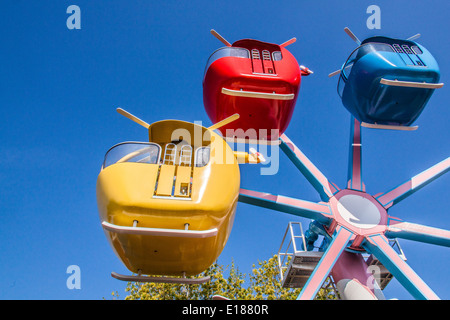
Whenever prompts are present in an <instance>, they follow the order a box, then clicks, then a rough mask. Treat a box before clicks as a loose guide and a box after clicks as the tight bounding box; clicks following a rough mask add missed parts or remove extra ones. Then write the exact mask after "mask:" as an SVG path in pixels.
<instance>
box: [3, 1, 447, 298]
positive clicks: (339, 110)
mask: <svg viewBox="0 0 450 320" xmlns="http://www.w3.org/2000/svg"><path fill="white" fill-rule="evenodd" d="M72 4H75V5H78V6H79V7H80V9H81V29H79V30H77V29H74V30H69V29H68V28H67V26H66V20H67V18H68V17H69V14H67V13H66V9H67V7H68V6H70V5H72ZM372 4H375V5H378V6H379V7H380V8H381V29H380V30H370V29H368V28H367V26H366V20H367V18H368V17H369V14H367V13H366V9H367V7H368V6H369V5H372ZM449 9H450V4H449V2H448V1H444V0H442V1H441V0H440V1H437V0H436V1H428V2H424V1H419V0H414V1H411V0H408V1H406V0H396V1H384V0H375V1H356V0H353V1H349V0H346V1H343V0H341V1H331V0H327V1H303V0H296V1H294V0H289V1H273V0H272V1H249V0H239V1H235V0H227V1H171V0H167V1H125V0H111V1H86V0H73V1H62V0H52V1H50V0H41V1H31V0H28V1H25V0H21V1H3V2H2V6H1V9H0V29H1V30H2V32H1V35H0V39H1V47H2V50H1V52H0V58H1V60H2V64H1V67H0V102H1V111H2V112H1V114H2V120H1V126H0V137H1V140H0V154H1V156H0V182H1V183H0V208H1V211H0V221H1V223H0V252H1V255H0V275H1V276H0V299H102V298H103V297H105V298H107V299H110V298H111V292H112V291H118V292H119V295H120V296H121V297H124V296H125V295H126V294H125V293H124V291H123V290H124V288H125V285H126V283H124V282H120V281H118V280H115V279H113V278H111V276H110V272H111V271H116V272H119V273H125V274H128V273H129V272H128V270H127V269H126V268H125V267H124V266H123V265H122V264H121V262H120V261H119V260H118V258H117V257H116V256H115V255H114V253H113V251H112V249H111V248H110V247H109V245H108V243H107V240H106V238H105V236H104V234H103V231H102V228H101V225H100V219H99V216H98V211H97V203H96V195H95V186H96V179H97V176H98V173H99V171H100V167H101V164H102V161H103V157H104V154H105V152H106V151H107V150H108V149H109V148H110V147H111V146H112V145H114V144H116V143H119V142H122V141H146V139H147V132H146V130H145V129H143V128H142V127H140V126H138V125H136V124H134V123H133V122H131V121H129V120H127V119H125V118H124V117H122V116H120V115H119V114H117V113H116V111H115V109H116V108H117V107H122V108H124V109H126V110H128V111H130V112H131V113H133V114H135V115H136V116H138V117H140V118H142V119H144V120H145V121H147V122H149V123H151V122H154V121H158V120H163V119H168V118H175V119H181V120H186V121H200V120H201V121H203V123H204V124H205V125H210V124H211V122H210V120H209V119H208V116H207V114H206V112H205V110H204V108H203V100H202V78H203V72H204V68H205V65H206V61H207V59H208V57H209V55H210V54H211V53H212V52H213V51H214V50H216V49H217V48H219V47H221V46H222V44H221V43H220V42H219V41H218V40H217V39H215V38H214V37H213V36H212V35H211V34H210V33H209V30H210V29H211V28H214V29H215V30H217V31H218V32H219V33H221V34H222V35H223V36H224V37H225V38H226V39H227V40H228V41H230V42H234V41H236V40H238V39H242V38H254V39H258V40H263V41H267V42H274V43H282V42H284V41H286V40H288V39H290V38H292V37H294V36H295V37H297V42H296V43H295V44H292V45H291V46H289V47H288V49H289V50H290V51H291V52H292V54H293V55H294V56H295V57H296V58H297V60H298V61H299V63H300V64H303V65H305V66H307V67H309V68H310V69H312V70H313V71H314V74H313V75H312V76H310V77H307V78H306V77H305V78H303V79H302V86H301V89H300V96H299V99H298V101H297V105H296V109H295V111H294V115H293V118H292V121H291V123H290V126H289V128H288V129H287V131H286V134H287V135H288V136H289V137H290V139H291V140H293V141H294V142H295V143H296V144H297V146H298V147H300V149H301V150H302V151H303V152H304V153H305V154H306V155H307V156H308V158H309V159H310V160H311V161H313V162H314V164H315V165H316V166H317V167H318V168H319V169H320V170H321V171H322V172H323V173H324V174H325V175H326V176H327V177H328V178H329V180H331V181H333V182H335V183H336V184H337V185H338V186H340V187H344V186H345V182H346V176H347V161H348V142H349V130H350V114H349V113H348V112H347V110H346V109H345V108H344V107H343V105H342V103H341V101H340V98H339V96H338V95H337V93H336V85H337V80H338V79H337V77H335V78H328V76H327V75H328V74H329V73H330V72H332V71H334V70H336V69H339V68H340V67H341V65H342V63H343V62H344V61H345V59H346V58H347V57H348V55H349V53H350V52H351V51H352V50H353V49H354V48H355V46H356V44H355V43H354V42H353V41H352V40H351V39H350V38H349V37H348V36H347V35H346V34H345V33H344V31H343V29H344V27H346V26H348V27H350V29H352V30H353V31H354V32H355V34H356V35H357V36H358V37H359V38H360V39H365V38H366V37H368V36H372V35H386V36H392V37H399V38H408V37H410V36H412V35H414V34H416V33H421V34H422V37H421V38H419V39H418V40H417V41H418V42H419V43H421V44H422V45H424V46H425V47H426V48H427V49H428V50H429V51H430V52H431V53H432V54H433V55H434V57H435V58H436V60H437V61H438V63H439V66H440V70H441V82H444V83H446V85H445V86H444V87H443V88H442V89H439V90H437V91H436V92H435V93H434V95H433V96H432V98H431V100H430V102H429V103H428V105H427V108H426V109H425V111H424V112H423V113H422V115H421V116H420V118H419V119H418V120H417V122H416V124H417V125H419V129H418V130H417V131H415V132H392V131H378V130H370V129H363V131H362V139H363V179H364V182H365V184H366V187H367V191H368V192H369V193H372V194H375V193H378V192H383V191H386V190H388V189H390V188H391V187H394V186H397V185H398V184H400V183H402V182H404V181H406V180H407V179H409V178H410V177H412V176H414V175H415V174H418V173H420V172H421V171H423V170H425V169H427V168H429V167H430V166H432V165H434V164H435V163H438V162H440V161H441V160H443V159H445V158H447V157H448V156H449V139H450V130H449V127H448V123H449V119H450V111H449V103H448V101H449V100H450V90H449V87H448V86H450V81H449V77H450V61H449V59H448V52H450V44H449V41H448V39H449V38H448V35H449V32H450V28H449V25H450V23H449V20H448V12H449ZM259 169H260V168H259V167H258V166H249V165H247V166H241V186H242V187H243V188H248V189H254V190H258V191H267V192H271V193H274V194H280V195H287V196H292V197H296V198H299V199H305V200H309V201H319V200H320V199H319V196H318V194H317V193H316V191H315V190H314V189H313V188H312V187H311V186H310V185H309V184H308V182H307V180H306V179H305V178H304V177H303V176H302V175H301V174H300V172H298V171H297V169H296V168H295V167H294V166H293V164H291V163H290V162H289V161H288V159H287V157H286V156H285V155H284V154H282V153H280V168H279V171H278V173H277V174H276V175H272V176H261V175H260V174H259ZM449 185H450V175H449V174H447V175H444V176H442V177H440V178H439V179H438V180H436V181H434V182H433V183H432V184H430V185H428V186H427V187H425V188H424V189H422V190H420V191H419V192H417V193H415V194H414V195H413V196H411V197H409V198H407V199H406V200H404V201H402V202H401V203H399V204H398V205H396V206H395V207H393V208H392V209H391V210H390V211H389V214H390V215H393V216H396V217H399V218H402V219H404V220H406V221H410V222H414V223H420V224H425V225H429V226H434V227H440V228H444V229H450V218H449V214H450V211H449V207H450V200H449V198H450V193H449V188H448V187H449ZM289 221H301V222H302V223H303V227H304V228H306V227H307V225H308V221H307V220H305V219H298V218H296V217H294V216H289V215H288V214H284V213H279V212H275V211H271V210H266V209H261V208H258V207H253V206H250V205H246V204H242V203H240V204H239V205H238V208H237V212H236V219H235V223H234V227H233V230H232V233H231V236H230V239H229V241H228V243H227V245H226V247H225V249H224V251H223V252H222V254H221V256H220V257H219V263H222V264H229V263H231V259H233V260H234V261H235V263H236V265H237V266H238V267H239V268H240V270H241V271H242V272H247V273H248V272H249V271H250V270H251V266H252V264H253V263H257V261H258V259H259V260H265V259H268V258H270V257H271V256H272V255H273V254H275V253H276V252H277V251H278V248H279V245H280V243H281V239H282V236H283V234H284V231H285V229H286V227H287V224H288V222H289ZM400 244H401V246H402V248H403V250H404V252H405V254H406V257H407V259H408V261H407V262H408V263H409V265H410V266H411V267H412V268H413V269H414V270H415V271H416V272H417V273H418V274H419V276H421V277H422V279H423V280H424V281H425V282H426V283H427V284H428V285H429V286H430V287H431V288H432V289H433V290H434V291H435V292H436V294H437V295H438V296H440V297H441V298H443V299H449V298H450V286H449V282H450V281H449V276H448V263H449V262H450V260H449V257H450V255H449V251H448V248H445V247H437V246H432V245H427V244H421V243H417V242H412V241H407V240H400ZM70 265H77V266H79V267H80V270H81V289H72V290H70V289H68V288H67V286H66V280H67V278H68V276H69V274H67V273H66V270H67V267H68V266H70ZM385 295H386V297H387V298H399V299H411V298H412V297H411V296H410V294H409V293H408V292H407V291H406V290H405V289H403V287H402V286H401V285H400V284H399V283H398V282H397V281H396V280H393V281H392V282H391V283H390V284H389V285H388V287H387V288H386V290H385Z"/></svg>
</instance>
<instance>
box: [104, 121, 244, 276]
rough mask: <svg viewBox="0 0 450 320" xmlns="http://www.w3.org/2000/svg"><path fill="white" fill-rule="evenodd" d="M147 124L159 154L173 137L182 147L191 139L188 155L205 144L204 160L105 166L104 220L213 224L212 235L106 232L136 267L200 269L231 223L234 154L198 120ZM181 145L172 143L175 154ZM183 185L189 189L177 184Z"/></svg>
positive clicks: (177, 271) (192, 226) (148, 270)
mask: <svg viewBox="0 0 450 320" xmlns="http://www.w3.org/2000/svg"><path fill="white" fill-rule="evenodd" d="M148 130H149V141H151V142H154V143H157V144H159V145H160V146H161V148H162V149H161V150H162V153H164V147H165V145H166V144H168V143H171V142H172V141H177V143H179V144H178V145H180V146H181V145H191V146H192V152H193V153H192V155H193V156H192V159H195V156H194V155H195V151H196V150H197V149H198V148H204V147H209V148H210V159H209V162H208V164H207V165H205V166H195V165H194V160H193V161H192V163H191V166H180V165H162V164H161V163H156V164H149V163H134V162H127V161H128V160H129V161H132V159H131V158H128V159H127V158H125V159H126V160H127V161H123V162H121V163H115V164H112V165H110V166H108V167H106V168H104V169H103V170H102V171H101V172H100V174H99V176H98V180H97V202H98V208H99V214H100V218H101V220H102V221H106V222H109V223H112V224H115V225H118V226H133V223H134V221H137V226H138V227H143V228H161V229H179V230H185V228H186V225H187V226H188V229H189V230H198V231H200V230H210V229H213V228H217V230H218V232H217V235H216V236H213V237H209V238H183V237H168V236H149V235H130V234H117V233H114V232H110V231H107V230H105V234H106V236H107V239H108V241H109V242H110V244H111V246H112V247H113V249H114V251H115V252H116V254H117V255H118V257H119V258H120V259H121V261H122V262H123V263H124V264H125V265H126V267H127V268H128V269H129V270H130V271H131V272H133V273H138V271H139V270H141V272H142V273H143V274H150V275H182V274H183V272H185V273H186V275H195V274H199V273H201V272H202V271H204V270H205V269H206V268H208V267H209V266H210V265H211V264H212V263H213V262H214V261H215V260H216V259H217V257H218V256H219V255H220V253H221V252H222V250H223V248H224V246H225V244H226V242H227V240H228V237H229V234H230V232H231V229H232V225H233V221H234V215H235V210H236V205H237V199H238V195H239V185H240V174H239V166H238V162H237V159H236V157H235V155H234V153H233V151H232V150H231V148H230V147H229V146H228V145H227V144H226V143H225V141H224V140H223V139H222V138H221V137H220V136H218V135H217V134H216V133H214V132H213V131H211V130H208V129H207V128H205V127H201V126H199V125H195V124H192V123H188V122H183V121H177V120H165V121H160V122H156V123H154V124H152V125H150V126H149V128H148ZM182 140H183V141H182ZM180 150H181V148H177V151H178V153H179V152H180ZM124 156H126V155H124ZM163 156H164V154H162V155H161V159H163ZM178 158H179V154H178V156H177V159H178ZM122 159H123V157H122ZM175 163H176V164H177V163H178V162H175ZM174 179H175V180H174ZM174 184H175V188H173V185H174ZM186 185H187V194H185V192H182V189H181V188H182V187H183V188H184V187H186ZM155 188H156V191H157V192H156V197H155Z"/></svg>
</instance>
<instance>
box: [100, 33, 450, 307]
mask: <svg viewBox="0 0 450 320" xmlns="http://www.w3.org/2000/svg"><path fill="white" fill-rule="evenodd" d="M344 30H345V32H346V33H347V34H348V35H349V36H350V37H351V38H352V39H353V40H354V41H355V42H356V43H357V45H358V46H357V48H356V49H354V50H353V51H352V52H351V54H350V56H349V58H348V59H347V60H346V62H345V63H344V64H343V65H342V67H341V69H339V70H337V71H335V72H333V73H331V74H330V75H329V76H330V77H332V76H335V75H339V80H338V85H337V89H338V94H339V96H340V97H341V99H342V104H343V105H344V107H345V108H346V109H347V110H348V111H349V112H350V113H351V118H352V121H351V128H350V129H351V130H350V135H351V136H350V137H351V143H350V146H349V148H350V156H349V166H348V178H347V181H346V183H345V185H344V186H341V187H339V186H338V185H337V184H335V183H334V182H331V181H329V180H328V179H327V178H326V177H325V176H324V175H323V174H322V173H321V172H320V170H319V169H318V168H317V167H316V166H315V165H314V164H313V163H312V162H311V161H310V160H309V159H308V158H307V157H306V156H305V155H304V154H303V153H302V151H301V150H300V149H299V148H298V147H297V146H296V145H295V144H294V142H293V141H291V140H290V139H289V138H288V137H287V136H286V134H285V133H284V132H285V130H286V129H287V127H288V125H289V122H290V120H291V117H292V113H293V111H294V107H295V103H296V100H297V97H298V93H299V88H300V84H301V79H302V77H303V76H308V75H310V74H312V73H313V72H312V71H311V70H309V69H308V68H307V67H304V66H302V65H299V64H298V62H297V60H296V59H295V58H294V56H293V55H292V54H291V53H290V52H289V51H288V50H287V49H286V47H287V46H288V45H290V44H292V43H294V42H295V40H296V39H295V38H292V39H290V40H288V41H286V42H285V43H282V44H280V45H278V44H272V43H266V42H262V41H258V40H253V39H242V40H238V41H236V42H234V43H233V44H231V43H230V42H228V41H227V40H225V39H224V38H223V37H222V36H221V35H220V34H218V33H217V32H216V31H214V30H211V33H212V34H213V35H214V36H215V37H216V38H218V39H219V40H220V41H221V42H222V43H223V44H224V45H225V47H223V48H220V49H218V50H216V51H215V52H214V53H213V54H212V55H211V56H210V58H209V59H208V61H207V64H206V68H205V73H204V78H203V102H204V107H205V110H206V113H207V115H208V116H209V118H210V119H211V121H212V123H214V124H213V125H212V126H210V127H204V126H202V125H199V124H197V123H190V122H185V121H180V120H163V121H159V122H155V123H153V124H148V123H146V122H145V121H143V120H141V119H139V118H138V117H136V116H134V115H132V114H131V113H129V112H127V111H125V110H123V109H120V108H118V109H117V111H118V112H119V113H120V114H121V115H123V116H125V117H127V118H128V119H130V120H132V121H134V122H136V123H137V124H139V125H141V126H143V127H144V128H145V129H146V130H148V135H149V141H148V142H123V143H119V144H117V145H115V146H113V147H112V148H111V149H110V150H109V151H108V152H107V153H106V155H105V159H104V162H103V165H102V169H101V172H100V174H99V176H98V179H97V203H98V208H99V215H100V219H101V225H102V227H103V230H104V232H105V235H106V238H107V239H108V241H109V243H110V245H111V247H112V248H113V250H114V252H115V253H116V255H117V256H118V257H119V259H120V260H121V261H122V263H123V264H124V265H125V266H126V267H127V269H129V270H130V271H131V272H132V273H133V275H122V274H118V273H115V272H112V273H111V275H112V276H113V277H115V278H117V279H119V280H124V281H136V282H168V283H184V284H198V283H204V282H207V281H209V280H210V279H209V277H200V278H199V277H192V276H196V275H199V274H200V273H202V272H203V271H204V270H206V269H207V268H208V267H209V266H210V265H211V264H213V263H214V261H215V260H216V259H217V258H218V257H219V255H220V254H221V252H222V250H223V248H224V247H225V244H226V243H227V240H228V239H229V236H230V232H231V229H232V226H233V222H234V217H235V212H236V209H237V208H238V203H239V202H242V203H247V204H251V205H255V206H259V207H263V208H268V209H272V210H276V211H279V212H284V213H288V214H291V215H293V216H297V217H302V218H307V219H311V223H310V224H309V226H308V229H307V230H306V232H303V229H302V226H301V224H300V223H290V224H289V226H288V228H287V230H286V233H285V237H284V238H283V243H282V246H281V247H280V251H279V253H278V261H279V269H280V279H281V282H282V286H283V287H286V288H302V290H301V291H300V295H299V296H298V299H314V298H315V296H316V294H317V292H318V291H319V289H320V288H321V287H323V286H324V284H325V285H328V284H330V283H331V285H332V286H333V287H334V288H335V289H336V291H337V293H338V295H339V297H340V298H341V299H347V300H348V299H385V297H384V295H383V292H382V289H384V287H385V286H386V285H387V283H389V281H390V279H392V277H395V278H396V279H397V280H398V281H399V282H400V284H401V285H402V286H403V287H405V288H406V290H407V291H408V292H409V293H410V294H411V295H412V296H413V297H414V298H416V299H439V298H438V297H437V295H436V294H435V293H434V292H433V290H432V289H431V288H430V287H428V286H427V284H426V283H425V282H424V281H423V280H422V279H421V278H420V277H419V276H418V275H417V274H416V273H415V272H414V270H413V269H412V268H411V267H410V266H409V265H408V264H407V263H406V261H405V260H406V259H405V257H404V254H403V252H402V250H401V248H400V247H399V245H398V242H397V241H396V239H397V238H403V239H409V240H414V241H419V242H425V243H429V244H434V245H440V246H446V247H449V246H450V231H448V230H443V229H438V228H434V227H429V226H424V225H420V224H415V223H412V222H407V221H404V220H402V219H399V218H396V217H393V216H391V215H390V214H389V213H388V211H389V209H390V208H391V207H393V206H395V205H396V204H397V203H399V202H400V201H401V200H404V199H405V198H407V197H408V196H410V195H412V194H413V193H415V192H416V191H418V190H419V189H421V188H422V187H424V186H426V185H427V184H429V183H430V182H432V181H433V180H435V179H436V178H438V177H439V176H441V175H443V174H444V173H446V172H448V171H449V170H450V157H449V158H447V159H445V160H443V161H441V162H439V163H438V164H436V165H434V166H433V167H431V168H429V169H427V170H425V171H423V172H422V173H419V174H418V175H416V176H414V177H412V178H411V179H409V180H407V181H405V182H404V183H402V184H400V185H399V186H397V187H394V188H392V189H391V190H388V191H386V192H382V193H379V194H374V195H372V194H369V193H367V192H366V188H365V185H364V182H363V180H362V145H361V132H362V128H371V129H384V130H404V131H410V130H416V129H417V126H414V125H413V124H414V122H415V120H416V119H417V118H418V117H419V116H420V114H421V112H422V111H423V109H424V107H425V105H426V103H427V102H428V101H429V99H430V98H431V95H432V94H433V92H434V90H435V89H438V88H441V87H442V86H443V84H442V83H439V77H440V72H439V67H438V64H437V62H436V61H435V59H434V57H433V56H432V55H431V54H430V52H429V51H428V50H427V49H426V48H424V47H423V46H422V45H420V44H419V43H417V42H415V41H414V40H415V39H417V37H418V36H419V35H416V36H413V37H411V38H409V39H406V40H401V39H393V38H388V37H381V36H376V37H370V38H367V39H365V40H364V41H360V40H359V39H358V38H357V37H356V36H355V35H354V34H353V33H352V32H351V31H350V30H349V29H348V28H345V29H344ZM230 142H232V143H234V142H241V143H246V144H251V143H252V144H253V143H256V144H270V145H275V146H277V147H279V148H280V149H281V150H282V151H283V152H284V153H285V154H286V155H287V157H288V158H289V160H290V161H291V162H292V163H293V164H294V165H295V166H296V168H297V169H298V170H299V171H300V172H301V173H302V174H303V175H304V176H305V177H306V179H307V181H308V182H309V183H310V184H311V185H312V186H313V187H314V189H315V190H316V191H317V193H318V194H319V196H320V199H321V201H320V202H318V203H315V202H309V201H305V200H301V199H296V198H291V197H286V196H282V195H274V194H269V193H266V192H261V191H253V190H246V189H242V188H240V165H241V164H242V165H245V164H247V163H263V162H264V161H265V159H264V156H263V155H262V154H260V153H259V152H257V151H256V150H255V149H253V148H249V150H248V152H245V151H234V150H233V149H232V148H231V147H230V145H229V144H228V143H230ZM295 226H298V227H297V228H295ZM295 230H296V231H295ZM296 233H297V234H296ZM288 235H289V236H290V238H289V236H288ZM319 238H320V239H321V240H322V242H321V244H320V246H316V245H315V243H316V242H317V241H318V240H319ZM299 239H300V240H299ZM285 241H286V242H285ZM298 241H300V242H301V243H300V244H299V243H298ZM285 243H287V247H286V246H285ZM289 250H291V251H289ZM373 270H375V271H377V272H375V274H374V273H373ZM218 298H220V297H218Z"/></svg>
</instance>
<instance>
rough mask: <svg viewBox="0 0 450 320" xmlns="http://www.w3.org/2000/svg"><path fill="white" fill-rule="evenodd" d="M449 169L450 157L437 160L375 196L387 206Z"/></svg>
mask: <svg viewBox="0 0 450 320" xmlns="http://www.w3.org/2000/svg"><path fill="white" fill-rule="evenodd" d="M449 170H450V157H448V158H447V159H445V160H443V161H441V162H439V163H438V164H436V165H434V166H433V167H431V168H429V169H428V170H425V171H423V172H422V173H419V174H418V175H416V176H414V177H412V178H411V179H410V180H408V181H406V182H405V183H403V184H401V185H399V186H398V187H396V188H394V189H392V190H390V191H388V192H385V193H383V194H381V195H379V196H377V197H376V199H377V200H378V201H379V202H380V203H381V204H382V205H383V206H384V207H385V208H389V207H391V206H393V205H395V204H397V203H398V202H400V201H401V200H403V199H405V198H406V197H408V196H410V195H411V194H413V193H414V192H416V191H418V190H420V189H421V188H423V187H425V186H426V185H427V184H429V183H430V182H432V181H434V180H435V179H437V178H439V177H440V176H441V175H443V174H444V173H446V172H448V171H449Z"/></svg>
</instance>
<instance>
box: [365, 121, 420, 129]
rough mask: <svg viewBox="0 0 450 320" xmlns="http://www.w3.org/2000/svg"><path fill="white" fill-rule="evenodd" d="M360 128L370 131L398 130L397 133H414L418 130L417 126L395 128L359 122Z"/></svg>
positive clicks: (393, 126)
mask: <svg viewBox="0 0 450 320" xmlns="http://www.w3.org/2000/svg"><path fill="white" fill-rule="evenodd" d="M361 126H363V127H365V128H371V129H386V130H399V131H414V130H417V129H418V128H419V126H412V127H409V126H395V125H387V124H376V123H367V122H361Z"/></svg>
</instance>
